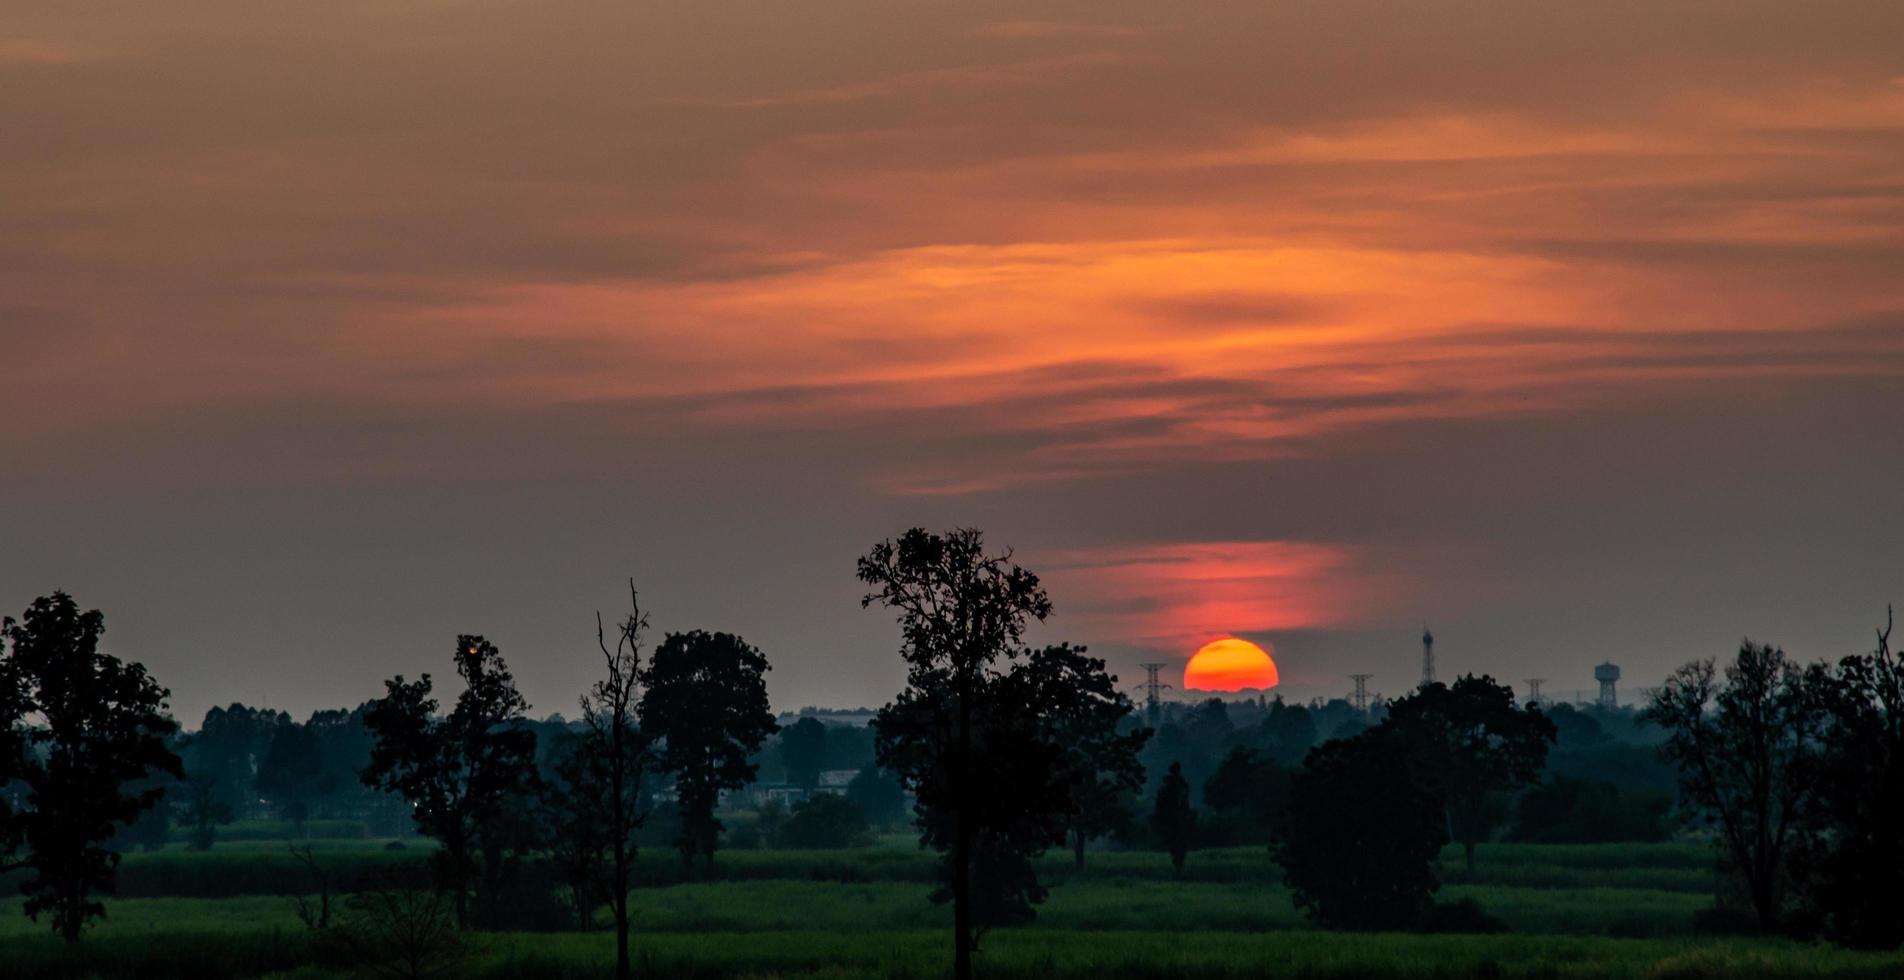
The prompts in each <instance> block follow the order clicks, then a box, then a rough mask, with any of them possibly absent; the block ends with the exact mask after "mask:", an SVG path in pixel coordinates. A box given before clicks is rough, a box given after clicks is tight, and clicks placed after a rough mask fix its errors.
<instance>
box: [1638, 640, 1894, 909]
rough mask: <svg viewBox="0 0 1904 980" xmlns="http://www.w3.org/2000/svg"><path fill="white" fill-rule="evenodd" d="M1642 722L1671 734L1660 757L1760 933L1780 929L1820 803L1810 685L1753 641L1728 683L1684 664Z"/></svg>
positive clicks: (1697, 665) (1705, 667)
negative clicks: (1725, 860) (1797, 849)
mask: <svg viewBox="0 0 1904 980" xmlns="http://www.w3.org/2000/svg"><path fill="white" fill-rule="evenodd" d="M1645 717H1646V718H1647V720H1649V721H1651V722H1653V723H1654V724H1656V725H1658V726H1660V727H1661V728H1663V729H1665V730H1666V733H1667V735H1666V741H1665V743H1664V744H1662V745H1661V746H1660V754H1661V755H1662V756H1663V757H1665V758H1666V759H1668V760H1671V761H1672V762H1673V763H1674V764H1676V765H1677V766H1678V767H1679V777H1680V791H1681V794H1682V796H1683V798H1684V799H1686V800H1688V801H1690V802H1691V803H1693V804H1694V805H1695V806H1698V807H1699V808H1700V809H1701V810H1702V811H1703V813H1704V815H1705V817H1706V818H1707V819H1708V820H1709V821H1710V822H1711V823H1713V824H1715V825H1716V826H1717V827H1718V829H1719V838H1720V840H1721V842H1722V843H1723V846H1724V847H1725V850H1726V853H1727V855H1728V856H1729V857H1730V858H1731V860H1732V863H1733V865H1734V866H1735V867H1736V869H1737V871H1738V873H1739V875H1740V877H1741V878H1742V879H1743V880H1744V883H1745V886H1746V889H1747V891H1748V892H1749V893H1750V894H1751V898H1752V908H1753V911H1754V912H1755V913H1756V914H1757V915H1758V920H1759V926H1760V927H1761V928H1763V929H1768V930H1769V929H1772V928H1774V927H1775V926H1776V925H1777V924H1778V922H1779V918H1780V915H1781V914H1782V911H1783V907H1784V885H1785V876H1786V870H1787V869H1786V860H1787V858H1788V857H1789V856H1790V846H1791V843H1792V838H1793V835H1794V834H1795V833H1797V832H1798V831H1799V830H1800V827H1801V820H1802V818H1803V817H1804V815H1805V811H1806V810H1807V808H1808V807H1810V806H1811V805H1812V801H1813V798H1814V795H1815V787H1816V771H1817V767H1816V756H1817V747H1818V738H1819V735H1820V729H1821V722H1822V717H1821V712H1820V711H1819V710H1818V704H1817V696H1816V687H1815V683H1814V681H1811V680H1808V679H1807V677H1806V674H1805V672H1804V671H1803V670H1802V669H1801V668H1800V667H1799V666H1798V664H1796V663H1795V662H1793V661H1791V660H1789V659H1787V658H1786V656H1785V651H1783V650H1780V649H1778V648H1776V647H1770V646H1759V645H1756V644H1753V643H1751V642H1750V641H1747V642H1746V643H1744V644H1742V645H1741V646H1740V647H1739V655H1738V658H1737V659H1736V660H1734V661H1733V662H1732V663H1731V664H1730V665H1728V666H1727V667H1726V669H1725V683H1724V684H1723V685H1721V684H1720V683H1719V681H1718V666H1717V664H1716V663H1715V662H1714V661H1712V660H1698V661H1694V662H1692V663H1689V664H1686V665H1685V666H1683V667H1681V668H1679V669H1678V670H1676V671H1674V672H1673V674H1672V676H1670V677H1668V678H1667V680H1666V685H1665V686H1664V687H1662V688H1660V690H1659V691H1658V692H1657V693H1656V694H1654V695H1653V700H1652V703H1651V704H1650V705H1649V706H1648V707H1647V709H1646V711H1645ZM1893 832H1895V831H1894V830H1893Z"/></svg>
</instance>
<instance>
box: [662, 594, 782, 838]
mask: <svg viewBox="0 0 1904 980" xmlns="http://www.w3.org/2000/svg"><path fill="white" fill-rule="evenodd" d="M768 669H769V668H768V666H767V658H766V657H764V656H762V655H761V653H760V651H759V650H757V649H755V648H753V647H751V646H749V645H748V644H747V642H746V641H744V640H742V639H741V638H740V637H738V636H735V635H733V634H731V633H705V632H702V631H700V630H694V631H692V632H688V633H670V634H668V636H667V638H666V639H664V640H662V641H661V646H659V647H657V648H656V649H655V654H654V660H653V662H652V663H651V664H650V665H649V667H648V671H647V674H646V675H645V680H646V681H647V690H646V691H645V692H644V693H643V694H642V696H641V720H642V724H643V727H644V728H645V730H646V731H647V732H648V734H649V736H650V737H652V738H654V739H655V740H656V741H657V742H658V743H659V745H660V749H659V751H658V755H657V758H658V760H659V762H660V766H661V768H662V769H664V770H666V771H668V772H671V773H673V774H674V787H675V797H676V800H677V801H678V803H679V805H680V813H681V834H680V836H679V837H678V838H677V839H676V840H675V847H676V848H677V849H678V850H679V851H680V852H681V860H682V862H683V863H684V864H686V865H687V866H688V867H689V868H692V867H693V865H694V858H695V856H696V855H697V854H698V855H700V857H701V858H702V860H703V861H705V862H707V863H709V864H711V863H713V861H714V848H715V845H716V844H717V843H718V841H719V839H720V832H721V821H720V819H719V818H717V817H716V816H714V807H715V805H716V804H718V803H719V802H720V795H721V791H722V790H728V789H738V788H740V787H742V786H745V785H747V783H748V782H749V781H750V780H752V779H753V778H754V771H755V767H754V764H753V763H752V762H750V761H748V758H749V756H751V755H753V753H755V752H757V751H759V749H760V746H761V743H762V742H764V741H766V739H767V736H769V735H772V734H773V733H774V731H775V730H776V729H777V728H778V727H779V726H778V725H776V724H775V723H774V718H773V712H771V711H769V710H768V708H767V681H766V677H765V675H766V673H767V670H768Z"/></svg>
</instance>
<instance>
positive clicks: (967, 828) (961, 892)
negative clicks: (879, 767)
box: [952, 668, 972, 980]
mask: <svg viewBox="0 0 1904 980" xmlns="http://www.w3.org/2000/svg"><path fill="white" fill-rule="evenodd" d="M968 670H969V668H968ZM959 681H960V683H959V690H958V698H959V741H958V753H959V754H958V765H957V768H956V769H954V773H955V774H956V777H957V779H958V784H957V786H958V792H957V794H956V796H955V799H956V800H957V801H958V803H957V807H958V808H957V809H956V810H954V811H953V814H952V942H953V944H954V945H953V949H952V977H953V980H972V821H971V819H970V803H971V800H970V799H969V797H970V795H971V792H972V781H971V775H972V773H971V765H972V763H971V753H972V680H971V678H970V676H967V675H966V674H964V673H961V675H960V678H959Z"/></svg>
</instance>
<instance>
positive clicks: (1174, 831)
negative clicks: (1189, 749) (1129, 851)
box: [1150, 762, 1197, 873]
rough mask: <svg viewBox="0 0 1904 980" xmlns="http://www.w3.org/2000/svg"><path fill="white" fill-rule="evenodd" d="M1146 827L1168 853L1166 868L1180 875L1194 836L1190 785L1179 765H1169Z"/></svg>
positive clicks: (1194, 811)
mask: <svg viewBox="0 0 1904 980" xmlns="http://www.w3.org/2000/svg"><path fill="white" fill-rule="evenodd" d="M1150 826H1151V829H1153V830H1155V831H1156V832H1157V837H1158V839H1159V840H1162V841H1163V842H1164V850H1167V851H1169V852H1170V866H1171V867H1173V868H1175V869H1176V870H1177V871H1178V873H1182V872H1183V862H1184V858H1185V857H1187V856H1188V855H1189V854H1190V842H1191V840H1192V839H1193V838H1194V837H1195V836H1196V832H1197V811H1196V810H1195V809H1194V808H1193V807H1191V805H1190V781H1189V780H1187V779H1185V778H1183V763H1181V762H1172V763H1171V764H1170V770H1169V771H1168V772H1166V773H1165V774H1164V782H1163V785H1162V786H1159V787H1158V788H1157V802H1156V805H1155V807H1153V808H1152V810H1151V814H1150Z"/></svg>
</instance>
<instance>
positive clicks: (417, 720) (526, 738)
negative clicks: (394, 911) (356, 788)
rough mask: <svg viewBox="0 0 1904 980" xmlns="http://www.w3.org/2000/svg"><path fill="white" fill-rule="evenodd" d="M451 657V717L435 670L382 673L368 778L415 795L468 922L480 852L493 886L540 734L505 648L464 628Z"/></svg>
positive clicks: (441, 874) (459, 914) (371, 713)
mask: <svg viewBox="0 0 1904 980" xmlns="http://www.w3.org/2000/svg"><path fill="white" fill-rule="evenodd" d="M453 656H454V658H455V664H456V673H457V675H458V676H460V677H461V678H462V679H463V683H464V685H465V687H464V690H463V693H461V694H460V695H458V696H457V698H456V707H455V708H453V709H451V711H450V713H449V716H448V717H441V718H440V717H437V715H436V710H437V702H436V699H435V698H432V697H431V696H430V675H428V674H424V675H423V676H422V677H421V678H419V679H418V680H416V681H414V682H409V681H405V680H404V679H403V678H402V677H401V676H398V677H395V678H393V679H391V680H389V681H387V682H385V684H384V688H385V692H386V693H385V694H384V697H383V698H382V699H380V700H378V701H375V702H373V703H372V704H371V706H370V708H369V710H368V711H366V712H365V714H364V725H365V728H366V729H368V731H369V732H370V735H371V738H372V739H373V747H372V749H371V754H370V764H369V765H368V766H367V767H365V769H364V770H363V773H362V778H363V781H364V783H365V784H366V785H368V786H372V787H375V788H378V789H383V790H386V791H389V792H394V793H398V794H401V795H402V796H403V798H404V799H406V800H409V801H410V805H411V807H412V809H413V810H414V812H415V816H416V822H417V827H418V829H419V830H421V831H422V832H423V833H424V834H426V835H427V836H430V837H433V838H435V839H436V840H437V842H438V843H439V844H441V845H442V847H441V849H440V850H438V851H437V853H436V854H435V855H434V858H433V860H434V862H435V868H436V873H437V881H438V885H439V886H440V887H441V888H442V889H443V890H444V891H446V892H448V893H449V894H450V895H451V897H452V898H453V899H454V902H455V908H456V924H457V926H458V927H459V928H464V929H467V928H468V927H469V891H470V885H471V880H472V879H473V878H475V877H476V874H477V867H476V857H477V855H478V854H479V853H480V854H482V855H483V859H484V862H485V867H484V869H483V872H484V873H483V877H482V882H483V884H484V885H485V886H486V887H493V885H494V883H495V882H496V881H497V880H499V879H500V877H501V873H502V869H501V868H500V867H499V866H497V864H498V860H499V857H500V855H499V854H498V852H497V851H495V850H494V849H493V848H491V847H490V846H489V845H491V844H493V843H494V842H495V841H496V839H497V838H498V837H499V836H500V833H501V828H502V825H503V824H504V822H505V818H506V817H507V816H508V815H509V809H510V807H511V805H512V804H513V803H514V802H515V801H516V800H518V799H520V798H522V797H523V796H525V795H526V794H527V793H528V792H529V791H530V790H531V789H532V788H533V787H534V780H535V775H536V770H535V754H536V752H535V735H534V733H533V732H530V731H529V730H528V729H526V728H524V727H523V725H522V718H523V713H524V712H525V711H526V710H527V709H528V703H527V702H526V701H524V700H523V697H522V695H521V694H520V693H518V692H517V691H516V682H515V678H514V677H513V676H511V675H510V673H509V668H508V666H507V665H505V664H504V663H503V659H502V652H501V651H500V650H498V649H496V647H495V645H494V644H492V643H490V642H489V641H488V640H485V639H483V638H482V637H480V636H472V635H468V634H465V635H462V636H458V637H457V638H456V652H455V654H454V655H453Z"/></svg>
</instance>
